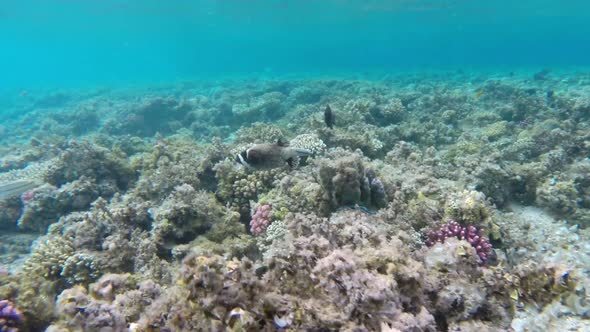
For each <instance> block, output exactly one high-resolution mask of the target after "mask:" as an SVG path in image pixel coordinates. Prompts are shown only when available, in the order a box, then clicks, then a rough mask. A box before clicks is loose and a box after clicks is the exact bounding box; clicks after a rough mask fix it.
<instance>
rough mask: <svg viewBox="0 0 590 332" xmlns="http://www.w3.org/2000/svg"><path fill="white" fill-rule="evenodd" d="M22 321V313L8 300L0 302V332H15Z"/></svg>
mask: <svg viewBox="0 0 590 332" xmlns="http://www.w3.org/2000/svg"><path fill="white" fill-rule="evenodd" d="M22 321H23V314H22V312H21V311H20V310H19V309H17V308H16V307H15V306H14V304H12V302H10V301H8V300H2V301H0V332H17V331H18V328H17V327H16V326H17V325H18V324H20V323H21V322H22Z"/></svg>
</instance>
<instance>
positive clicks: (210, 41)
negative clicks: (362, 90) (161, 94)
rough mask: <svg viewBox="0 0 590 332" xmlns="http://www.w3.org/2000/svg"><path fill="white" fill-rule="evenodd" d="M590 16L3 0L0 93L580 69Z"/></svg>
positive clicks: (493, 9)
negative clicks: (423, 71)
mask: <svg viewBox="0 0 590 332" xmlns="http://www.w3.org/2000/svg"><path fill="white" fill-rule="evenodd" d="M589 13H590V4H589V3H588V2H587V1H582V0H579V1H578V0H570V1H550V0H534V1H533V0H525V1H518V2H515V1H508V0H500V1H481V0H473V1H471V0H455V1H447V0H424V1H423V0H389V1H387V0H372V1H346V0H327V1H310V0H299V1H295V0H275V1H262V0H256V1H253V0H243V1H239V0H217V1H214V0H196V1H194V0H193V1H189V0H173V1H153V0H152V1H114V0H107V1H88V0H87V1H73V0H71V1H66V0H61V1H60V0H45V1H42V0H24V1H6V0H5V1H3V5H2V7H1V8H0V36H1V37H2V38H1V40H2V45H1V52H0V72H1V73H2V80H1V81H0V87H3V88H7V87H8V88H29V89H30V88H31V87H35V86H80V85H93V84H115V83H125V82H134V83H138V82H161V81H169V80H177V79H186V78H194V77H211V76H228V75H244V74H245V75H256V76H260V75H280V74H284V73H299V74H301V73H328V72H331V73H334V72H335V73H338V72H350V71H353V72H364V71H371V70H381V69H383V68H387V69H392V70H398V71H399V70H406V69H408V68H418V69H420V68H422V67H425V66H426V67H428V68H440V67H453V68H457V67H458V68H469V67H479V68H486V67H497V66H508V67H510V66H519V67H522V66H580V65H582V66H583V65H588V64H589V62H590V58H588V56H587V54H588V52H589V51H590V31H589V30H590V28H589V26H588V24H587V21H588V19H589V18H590V17H589V16H590V14H589Z"/></svg>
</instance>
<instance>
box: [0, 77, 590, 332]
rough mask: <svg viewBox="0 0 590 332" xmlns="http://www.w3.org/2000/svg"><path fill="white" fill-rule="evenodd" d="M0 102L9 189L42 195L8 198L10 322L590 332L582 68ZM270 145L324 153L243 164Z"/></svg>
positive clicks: (85, 93)
mask: <svg viewBox="0 0 590 332" xmlns="http://www.w3.org/2000/svg"><path fill="white" fill-rule="evenodd" d="M6 96H8V95H5V96H4V97H6ZM5 99H6V98H5ZM327 105H329V106H330V108H331V109H332V111H333V114H334V115H335V124H334V127H333V128H332V129H330V128H327V127H326V124H325V122H324V110H325V108H326V106H327ZM0 107H1V108H2V109H1V113H0V114H1V115H0V117H1V121H2V122H1V123H2V125H1V126H0V137H1V139H2V145H1V147H0V151H1V152H0V153H1V156H2V157H1V159H0V171H1V172H2V173H1V174H0V182H2V183H8V182H10V181H14V180H35V181H38V182H39V184H40V185H39V186H38V187H37V188H35V189H32V190H29V191H26V192H24V193H22V194H20V195H18V196H13V197H8V198H5V199H3V200H2V201H0V205H1V208H0V230H1V235H0V307H1V308H0V309H2V310H0V331H16V330H17V329H19V330H20V331H42V330H45V329H47V331H128V330H129V331H275V330H284V331H475V330H477V331H480V332H485V331H590V321H589V320H588V316H589V313H590V311H589V310H590V304H589V302H588V301H589V298H588V292H587V288H588V286H590V283H589V280H590V279H589V271H588V268H589V267H590V176H589V174H590V160H589V156H590V72H588V71H586V72H584V71H574V70H570V71H561V72H557V71H549V70H543V71H538V72H508V71H505V72H502V73H467V72H460V71H459V72H456V71H454V72H446V73H443V72H440V73H436V74H434V73H432V74H399V75H392V74H389V75H382V76H381V77H377V78H375V77H373V78H371V79H367V78H363V77H358V78H354V79H343V78H338V79H330V78H325V79H274V80H270V79H264V80H263V79H258V80H256V79H234V80H229V79H227V80H219V81H190V82H182V83H178V84H174V85H170V86H160V87H158V88H149V89H148V88H134V89H129V88H127V89H98V88H97V89H85V90H78V91H71V90H64V91H35V90H34V89H32V90H30V91H22V92H20V94H16V95H14V96H11V98H10V101H6V102H4V103H3V104H1V105H0ZM279 138H283V139H285V140H287V141H290V147H289V148H293V147H295V148H305V149H308V150H310V151H311V152H312V156H311V157H309V158H307V159H302V160H300V161H299V164H298V165H297V166H296V167H294V168H290V167H288V166H285V167H283V168H276V169H270V170H249V169H247V168H245V167H243V166H241V165H239V164H238V163H236V161H235V158H234V156H235V155H236V153H238V152H240V151H242V150H243V149H245V148H247V147H250V146H252V144H254V143H262V142H266V143H271V142H275V141H277V139H279ZM441 229H442V231H440V230H441ZM437 231H438V232H437ZM489 245H491V246H492V249H490V248H489Z"/></svg>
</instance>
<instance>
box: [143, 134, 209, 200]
mask: <svg viewBox="0 0 590 332" xmlns="http://www.w3.org/2000/svg"><path fill="white" fill-rule="evenodd" d="M211 159H214V157H213V156H211V157H210V156H209V155H208V154H207V150H206V149H205V148H203V147H197V146H196V144H195V142H194V141H192V140H190V139H187V138H184V137H183V138H175V139H163V138H159V139H158V140H157V141H156V143H155V144H154V146H153V148H152V150H151V151H150V152H149V153H147V154H144V155H141V156H138V157H137V158H136V159H135V160H134V161H133V166H134V168H135V169H137V171H138V172H141V175H140V177H139V179H138V181H137V183H136V185H135V188H133V191H134V193H135V194H136V195H138V196H140V197H143V198H145V199H163V198H165V197H166V196H167V195H169V194H170V192H171V191H172V190H174V188H175V187H176V186H179V185H182V184H189V185H191V186H193V187H194V188H198V187H199V185H201V178H202V175H203V174H204V173H206V172H207V170H208V169H209V167H211V164H210V163H211V162H213V160H211Z"/></svg>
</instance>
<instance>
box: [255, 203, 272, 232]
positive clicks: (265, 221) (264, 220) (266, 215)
mask: <svg viewBox="0 0 590 332" xmlns="http://www.w3.org/2000/svg"><path fill="white" fill-rule="evenodd" d="M271 209H272V207H271V206H270V204H262V205H260V206H258V208H256V212H254V214H253V215H252V220H251V221H250V232H252V234H254V235H256V236H258V235H260V234H262V233H264V231H266V228H267V227H268V225H270V211H271Z"/></svg>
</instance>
